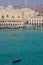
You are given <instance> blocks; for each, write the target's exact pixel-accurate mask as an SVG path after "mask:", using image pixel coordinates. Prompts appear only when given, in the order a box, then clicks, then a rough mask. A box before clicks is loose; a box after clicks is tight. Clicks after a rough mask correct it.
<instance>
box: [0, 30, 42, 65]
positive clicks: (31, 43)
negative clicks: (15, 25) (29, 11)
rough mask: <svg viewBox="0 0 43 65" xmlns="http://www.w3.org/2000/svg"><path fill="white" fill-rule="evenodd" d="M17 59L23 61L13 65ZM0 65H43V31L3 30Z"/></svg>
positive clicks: (1, 32) (0, 39)
mask: <svg viewBox="0 0 43 65" xmlns="http://www.w3.org/2000/svg"><path fill="white" fill-rule="evenodd" d="M12 34H16V36H15V37H14V36H12ZM16 59H22V60H21V62H18V63H14V64H13V63H12V61H13V60H16ZM0 65H43V31H37V30H14V31H2V30H1V31H0Z"/></svg>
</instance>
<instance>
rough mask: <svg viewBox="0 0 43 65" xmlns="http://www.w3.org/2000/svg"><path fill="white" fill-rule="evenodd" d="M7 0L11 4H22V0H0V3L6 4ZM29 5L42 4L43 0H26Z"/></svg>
mask: <svg viewBox="0 0 43 65" xmlns="http://www.w3.org/2000/svg"><path fill="white" fill-rule="evenodd" d="M8 2H12V4H15V3H16V4H23V3H24V0H0V5H6V4H8ZM27 2H28V4H29V5H43V0H27Z"/></svg>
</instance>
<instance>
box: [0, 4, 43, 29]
mask: <svg viewBox="0 0 43 65" xmlns="http://www.w3.org/2000/svg"><path fill="white" fill-rule="evenodd" d="M24 25H25V26H28V27H33V26H36V27H43V16H39V12H36V11H35V10H33V9H30V8H28V7H22V8H14V7H12V5H7V6H6V7H4V6H0V28H15V27H23V26H24Z"/></svg>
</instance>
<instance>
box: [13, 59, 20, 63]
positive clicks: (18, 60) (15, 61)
mask: <svg viewBox="0 0 43 65" xmlns="http://www.w3.org/2000/svg"><path fill="white" fill-rule="evenodd" d="M20 61H21V59H17V60H14V61H13V63H17V62H20Z"/></svg>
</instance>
